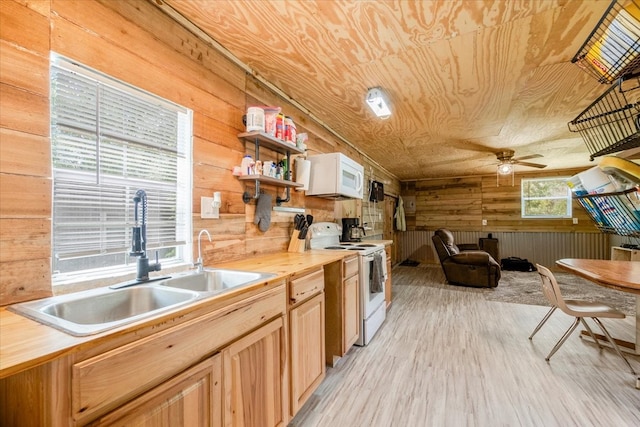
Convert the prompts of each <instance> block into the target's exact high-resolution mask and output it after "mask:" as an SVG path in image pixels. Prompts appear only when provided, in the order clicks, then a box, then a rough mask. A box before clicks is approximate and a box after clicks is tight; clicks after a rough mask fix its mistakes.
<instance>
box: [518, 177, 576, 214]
mask: <svg viewBox="0 0 640 427" xmlns="http://www.w3.org/2000/svg"><path fill="white" fill-rule="evenodd" d="M569 178H570V177H565V176H554V177H544V178H522V180H521V181H520V217H521V218H523V219H567V218H571V217H572V215H573V199H572V193H571V189H570V188H569V186H568V185H567V186H566V191H567V193H566V196H564V197H559V196H550V197H525V190H524V187H525V185H526V184H527V183H529V182H531V181H535V182H541V181H564V182H566V181H568V180H569ZM529 200H566V201H567V210H566V211H565V214H564V215H525V212H526V208H525V205H526V202H527V201H529Z"/></svg>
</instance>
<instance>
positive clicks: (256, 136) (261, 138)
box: [238, 131, 304, 154]
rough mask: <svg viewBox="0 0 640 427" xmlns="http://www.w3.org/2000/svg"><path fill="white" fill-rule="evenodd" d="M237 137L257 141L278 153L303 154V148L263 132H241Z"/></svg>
mask: <svg viewBox="0 0 640 427" xmlns="http://www.w3.org/2000/svg"><path fill="white" fill-rule="evenodd" d="M238 138H240V139H242V140H245V141H247V142H253V143H258V144H259V145H261V146H262V147H264V148H269V149H271V150H273V151H277V152H278V153H282V154H286V153H293V154H303V153H304V150H303V149H301V148H298V147H297V146H295V145H294V144H291V143H289V142H285V141H283V140H281V139H277V138H274V137H273V136H271V135H268V134H266V133H264V132H258V131H255V132H243V133H241V134H239V135H238Z"/></svg>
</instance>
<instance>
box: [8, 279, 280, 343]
mask: <svg viewBox="0 0 640 427" xmlns="http://www.w3.org/2000/svg"><path fill="white" fill-rule="evenodd" d="M275 276H276V275H275V274H271V273H258V272H251V271H242V270H227V269H205V270H204V271H201V272H187V273H179V274H177V275H174V276H172V277H168V278H165V279H161V280H158V281H154V282H141V283H136V284H131V285H130V286H128V285H129V284H125V285H124V286H122V285H115V286H111V287H103V288H97V289H92V290H89V291H83V292H76V293H73V294H68V295H60V296H55V297H51V298H43V299H40V300H37V301H30V302H25V303H20V304H15V305H12V306H10V307H9V309H10V310H12V311H14V312H16V313H18V314H21V315H24V316H26V317H29V318H31V319H34V320H36V321H38V322H41V323H44V324H47V325H49V326H53V327H54V328H57V329H60V330H62V331H63V332H66V333H68V334H71V335H75V336H86V335H93V334H97V333H100V332H104V331H107V330H110V329H114V328H117V327H120V326H123V325H126V324H129V323H133V322H136V321H138V320H141V319H145V318H148V317H151V316H155V315H158V314H160V313H162V312H165V311H169V310H173V309H175V308H178V307H180V306H183V305H186V304H189V303H192V302H195V301H196V300H200V299H204V298H208V297H210V296H214V295H218V294H221V293H224V292H226V291H230V290H232V289H238V288H241V287H245V286H249V285H252V284H255V283H258V282H264V281H266V280H268V279H270V278H272V277H275Z"/></svg>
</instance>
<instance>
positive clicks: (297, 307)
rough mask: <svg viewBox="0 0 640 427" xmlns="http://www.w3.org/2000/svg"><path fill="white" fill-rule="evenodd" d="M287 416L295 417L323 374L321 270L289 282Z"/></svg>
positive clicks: (322, 280) (323, 295) (323, 297)
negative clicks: (288, 408)
mask: <svg viewBox="0 0 640 427" xmlns="http://www.w3.org/2000/svg"><path fill="white" fill-rule="evenodd" d="M289 286H290V296H289V303H290V310H289V337H290V340H289V344H290V352H289V356H290V357H289V366H290V370H289V376H290V389H289V394H290V397H291V399H290V403H289V405H290V415H291V417H293V416H295V414H296V413H297V412H298V410H299V409H300V408H301V407H302V405H304V403H305V402H306V401H307V399H308V398H309V396H311V394H312V393H313V392H314V391H315V389H316V388H317V387H318V386H319V385H320V383H321V382H322V380H323V379H324V377H325V372H326V365H325V361H324V353H325V294H324V270H323V269H318V270H315V271H313V272H311V273H307V274H303V275H302V276H297V277H293V278H292V280H291V281H290V284H289Z"/></svg>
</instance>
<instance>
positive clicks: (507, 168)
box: [498, 163, 513, 175]
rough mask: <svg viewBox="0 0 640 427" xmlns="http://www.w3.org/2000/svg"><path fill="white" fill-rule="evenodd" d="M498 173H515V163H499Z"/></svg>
mask: <svg viewBox="0 0 640 427" xmlns="http://www.w3.org/2000/svg"><path fill="white" fill-rule="evenodd" d="M498 173H499V174H500V175H509V174H511V173H513V165H512V164H511V163H501V164H499V165H498Z"/></svg>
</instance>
